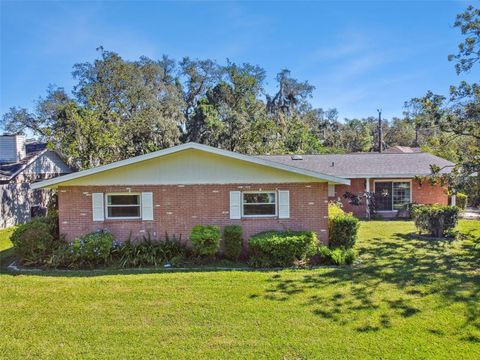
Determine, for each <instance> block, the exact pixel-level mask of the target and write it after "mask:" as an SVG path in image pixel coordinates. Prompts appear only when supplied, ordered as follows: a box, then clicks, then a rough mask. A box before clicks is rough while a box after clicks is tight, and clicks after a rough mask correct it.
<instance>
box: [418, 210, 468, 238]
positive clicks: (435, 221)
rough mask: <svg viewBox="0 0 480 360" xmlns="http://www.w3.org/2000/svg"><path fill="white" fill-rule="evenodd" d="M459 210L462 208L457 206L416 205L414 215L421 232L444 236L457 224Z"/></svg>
mask: <svg viewBox="0 0 480 360" xmlns="http://www.w3.org/2000/svg"><path fill="white" fill-rule="evenodd" d="M459 212H460V209H459V208H458V207H456V206H445V205H414V206H413V208H412V217H413V219H414V221H415V226H416V227H417V229H419V230H420V232H422V231H425V232H427V233H428V234H430V235H432V236H434V237H444V236H446V235H447V234H448V233H449V232H450V231H451V230H453V229H454V228H455V226H457V223H458V213H459Z"/></svg>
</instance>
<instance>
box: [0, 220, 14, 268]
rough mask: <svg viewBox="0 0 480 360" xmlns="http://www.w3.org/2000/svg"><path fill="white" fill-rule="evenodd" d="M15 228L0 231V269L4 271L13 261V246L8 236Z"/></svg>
mask: <svg viewBox="0 0 480 360" xmlns="http://www.w3.org/2000/svg"><path fill="white" fill-rule="evenodd" d="M14 229H15V228H14V227H10V228H7V229H1V230H0V269H5V268H6V267H7V266H8V265H9V264H10V263H11V262H12V261H13V248H12V246H13V244H12V242H11V241H10V235H12V232H13V230H14Z"/></svg>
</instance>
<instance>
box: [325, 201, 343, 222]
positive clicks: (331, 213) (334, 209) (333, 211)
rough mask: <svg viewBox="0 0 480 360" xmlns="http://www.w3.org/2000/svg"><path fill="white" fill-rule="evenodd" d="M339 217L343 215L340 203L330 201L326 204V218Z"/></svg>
mask: <svg viewBox="0 0 480 360" xmlns="http://www.w3.org/2000/svg"><path fill="white" fill-rule="evenodd" d="M340 215H345V211H343V205H342V203H341V202H339V201H330V202H329V203H328V217H329V218H333V217H336V216H340Z"/></svg>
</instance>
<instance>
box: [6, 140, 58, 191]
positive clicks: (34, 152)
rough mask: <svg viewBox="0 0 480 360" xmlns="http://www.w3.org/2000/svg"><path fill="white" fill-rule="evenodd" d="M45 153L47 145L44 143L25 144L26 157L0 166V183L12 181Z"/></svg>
mask: <svg viewBox="0 0 480 360" xmlns="http://www.w3.org/2000/svg"><path fill="white" fill-rule="evenodd" d="M47 151H48V150H47V144H45V143H37V142H34V143H27V144H25V154H26V156H25V157H24V158H23V159H21V160H20V161H17V162H13V163H2V164H0V182H8V181H10V180H12V179H13V178H14V177H15V176H17V175H18V174H20V173H21V172H22V171H23V170H25V169H26V168H27V167H28V165H30V164H31V163H33V162H34V161H35V160H37V159H38V158H39V157H40V156H41V155H42V154H44V153H45V152H47Z"/></svg>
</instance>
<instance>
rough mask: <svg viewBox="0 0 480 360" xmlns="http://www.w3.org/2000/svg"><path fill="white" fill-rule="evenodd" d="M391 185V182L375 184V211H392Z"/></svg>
mask: <svg viewBox="0 0 480 360" xmlns="http://www.w3.org/2000/svg"><path fill="white" fill-rule="evenodd" d="M392 190H393V189H392V183H391V182H376V183H375V194H376V195H377V196H376V198H377V199H376V200H377V210H379V211H390V210H393V209H392Z"/></svg>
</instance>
